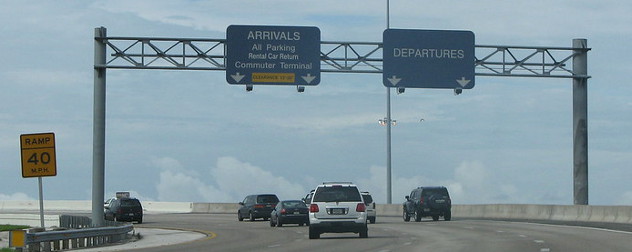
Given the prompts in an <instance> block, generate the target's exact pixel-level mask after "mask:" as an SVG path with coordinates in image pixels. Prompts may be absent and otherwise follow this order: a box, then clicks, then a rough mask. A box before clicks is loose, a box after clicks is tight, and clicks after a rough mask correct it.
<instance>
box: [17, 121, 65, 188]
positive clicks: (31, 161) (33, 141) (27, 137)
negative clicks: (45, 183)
mask: <svg viewBox="0 0 632 252" xmlns="http://www.w3.org/2000/svg"><path fill="white" fill-rule="evenodd" d="M20 148H21V149H22V177H24V178H30V177H44V176H57V161H56V160H55V133H52V132H51V133H38V134H23V135H20Z"/></svg>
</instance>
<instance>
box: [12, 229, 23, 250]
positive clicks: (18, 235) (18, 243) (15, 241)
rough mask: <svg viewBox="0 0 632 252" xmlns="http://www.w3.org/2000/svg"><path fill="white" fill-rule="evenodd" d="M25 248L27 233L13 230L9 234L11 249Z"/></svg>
mask: <svg viewBox="0 0 632 252" xmlns="http://www.w3.org/2000/svg"><path fill="white" fill-rule="evenodd" d="M24 246H26V231H25V230H21V229H20V230H11V231H10V232H9V247H12V248H22V247H24Z"/></svg>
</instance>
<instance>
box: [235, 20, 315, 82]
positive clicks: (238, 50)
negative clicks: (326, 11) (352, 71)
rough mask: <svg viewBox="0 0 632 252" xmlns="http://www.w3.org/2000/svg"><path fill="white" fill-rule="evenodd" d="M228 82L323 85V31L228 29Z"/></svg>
mask: <svg viewBox="0 0 632 252" xmlns="http://www.w3.org/2000/svg"><path fill="white" fill-rule="evenodd" d="M226 81H228V83H230V84H273V85H297V86H307V85H317V84H318V83H320V29H318V27H306V26H251V25H231V26H228V28H227V29H226Z"/></svg>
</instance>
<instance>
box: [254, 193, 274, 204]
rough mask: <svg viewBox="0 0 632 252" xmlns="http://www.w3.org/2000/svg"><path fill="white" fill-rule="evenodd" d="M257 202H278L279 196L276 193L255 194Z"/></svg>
mask: <svg viewBox="0 0 632 252" xmlns="http://www.w3.org/2000/svg"><path fill="white" fill-rule="evenodd" d="M257 203H275V204H276V203H279V198H277V196H276V195H259V196H257Z"/></svg>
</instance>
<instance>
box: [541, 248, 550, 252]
mask: <svg viewBox="0 0 632 252" xmlns="http://www.w3.org/2000/svg"><path fill="white" fill-rule="evenodd" d="M550 251H551V249H550V248H542V249H540V252H550Z"/></svg>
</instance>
